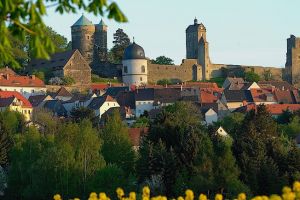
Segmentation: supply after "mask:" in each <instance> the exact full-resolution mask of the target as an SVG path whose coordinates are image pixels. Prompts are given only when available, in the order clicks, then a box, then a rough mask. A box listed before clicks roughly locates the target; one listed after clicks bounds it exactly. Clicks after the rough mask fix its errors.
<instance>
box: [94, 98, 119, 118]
mask: <svg viewBox="0 0 300 200" xmlns="http://www.w3.org/2000/svg"><path fill="white" fill-rule="evenodd" d="M115 107H120V105H119V104H118V102H116V101H106V102H104V103H103V104H102V106H101V107H100V109H98V110H96V111H95V114H96V116H99V118H100V119H101V116H102V115H103V114H104V113H105V112H106V111H108V109H110V108H115Z"/></svg>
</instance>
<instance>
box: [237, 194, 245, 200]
mask: <svg viewBox="0 0 300 200" xmlns="http://www.w3.org/2000/svg"><path fill="white" fill-rule="evenodd" d="M246 199H247V197H246V194H245V193H240V194H239V195H238V200H246Z"/></svg>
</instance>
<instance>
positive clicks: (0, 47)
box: [0, 0, 127, 66]
mask: <svg viewBox="0 0 300 200" xmlns="http://www.w3.org/2000/svg"><path fill="white" fill-rule="evenodd" d="M46 2H48V1H43V0H38V1H25V0H20V1H18V3H17V4H16V2H14V1H11V0H3V1H2V3H1V4H0V10H1V16H2V17H0V60H2V61H3V63H6V64H11V65H12V66H19V63H18V62H17V61H16V59H15V57H14V54H13V50H12V49H13V43H12V41H11V40H10V38H9V32H11V34H12V36H13V37H15V38H17V39H18V40H20V41H22V42H23V41H25V36H26V34H29V35H30V36H31V37H32V40H31V42H30V43H29V48H30V49H32V56H34V57H37V58H49V53H50V54H51V53H53V52H54V51H55V47H54V45H53V42H52V41H51V39H50V38H49V37H48V35H47V34H46V33H45V32H44V29H45V24H44V22H43V16H45V15H46V14H47V8H48V7H54V9H55V11H57V12H59V13H60V14H63V13H70V12H71V13H76V10H77V9H78V10H79V9H83V10H85V11H88V12H92V13H94V14H95V15H98V14H100V15H102V16H104V15H107V17H108V18H109V19H114V20H116V21H118V22H126V21H127V18H126V17H125V16H124V14H123V13H122V12H121V10H120V9H119V7H118V5H117V4H116V3H115V2H114V1H112V2H107V1H106V0H104V1H97V0H92V1H89V2H86V1H84V0H79V1H71V0H64V1H58V0H53V1H51V4H49V5H47V6H46V5H45V3H46ZM48 3H49V2H48Z"/></svg>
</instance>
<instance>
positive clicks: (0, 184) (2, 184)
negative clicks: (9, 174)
mask: <svg viewBox="0 0 300 200" xmlns="http://www.w3.org/2000/svg"><path fill="white" fill-rule="evenodd" d="M6 187H7V183H6V173H5V171H4V169H3V167H1V165H0V196H2V195H3V194H4V190H5V188H6Z"/></svg>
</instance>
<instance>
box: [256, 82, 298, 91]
mask: <svg viewBox="0 0 300 200" xmlns="http://www.w3.org/2000/svg"><path fill="white" fill-rule="evenodd" d="M258 85H259V86H260V87H261V88H266V87H272V86H273V87H275V88H277V89H280V90H297V88H295V87H294V86H292V85H291V84H289V83H288V82H286V81H259V82H258Z"/></svg>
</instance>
